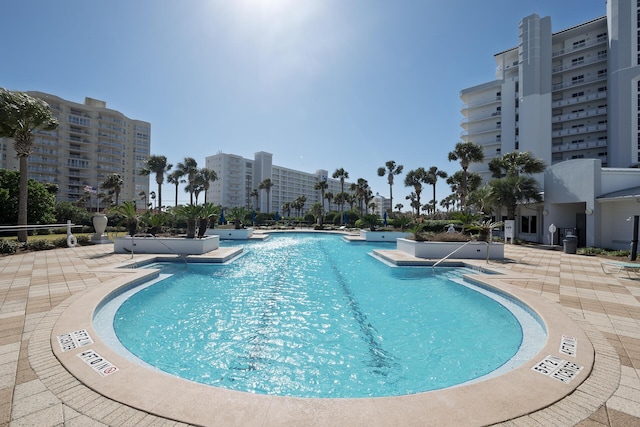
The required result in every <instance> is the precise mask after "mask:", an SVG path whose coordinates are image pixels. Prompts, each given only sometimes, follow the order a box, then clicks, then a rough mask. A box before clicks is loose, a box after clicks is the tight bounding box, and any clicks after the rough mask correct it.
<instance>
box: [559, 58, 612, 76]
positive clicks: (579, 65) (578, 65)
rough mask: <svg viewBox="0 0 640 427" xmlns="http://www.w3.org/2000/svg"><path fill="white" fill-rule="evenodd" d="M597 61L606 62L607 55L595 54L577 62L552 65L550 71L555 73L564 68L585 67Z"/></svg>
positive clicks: (564, 69)
mask: <svg viewBox="0 0 640 427" xmlns="http://www.w3.org/2000/svg"><path fill="white" fill-rule="evenodd" d="M598 62H607V55H597V56H594V57H592V58H588V59H587V60H586V61H581V62H577V63H575V64H574V63H572V64H566V65H561V66H558V67H553V68H552V69H551V72H552V73H553V74H556V73H561V72H563V71H566V70H576V69H578V68H581V67H586V66H588V65H591V64H595V63H598Z"/></svg>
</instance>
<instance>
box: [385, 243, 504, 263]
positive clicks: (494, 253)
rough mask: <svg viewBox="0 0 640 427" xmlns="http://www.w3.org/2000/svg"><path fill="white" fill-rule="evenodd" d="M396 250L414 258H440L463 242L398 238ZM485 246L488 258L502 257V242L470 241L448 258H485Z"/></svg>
mask: <svg viewBox="0 0 640 427" xmlns="http://www.w3.org/2000/svg"><path fill="white" fill-rule="evenodd" d="M397 242H398V247H397V250H398V251H400V252H403V253H406V254H408V255H411V256H414V257H416V258H425V259H442V258H444V257H446V256H447V255H449V254H450V253H451V252H453V251H455V250H456V249H458V248H460V247H461V246H462V245H464V244H465V242H416V241H415V240H409V239H398V240H397ZM487 248H488V249H489V258H490V259H503V258H504V244H503V243H494V242H491V243H489V245H488V246H487V243H485V242H470V243H469V244H467V245H466V246H464V247H463V248H462V249H460V250H458V252H456V253H454V254H453V255H451V256H450V257H449V258H448V259H486V258H487Z"/></svg>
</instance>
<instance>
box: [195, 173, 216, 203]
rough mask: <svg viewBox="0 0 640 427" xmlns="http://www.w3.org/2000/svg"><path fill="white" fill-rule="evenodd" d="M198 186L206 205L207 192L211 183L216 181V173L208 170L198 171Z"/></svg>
mask: <svg viewBox="0 0 640 427" xmlns="http://www.w3.org/2000/svg"><path fill="white" fill-rule="evenodd" d="M196 179H197V180H198V184H200V185H201V186H202V189H203V191H204V203H205V204H206V203H207V191H209V187H211V183H212V182H214V181H217V180H218V174H217V173H216V171H214V170H212V169H209V168H202V169H200V170H199V171H198V177H197V178H196Z"/></svg>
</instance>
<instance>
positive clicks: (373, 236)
mask: <svg viewBox="0 0 640 427" xmlns="http://www.w3.org/2000/svg"><path fill="white" fill-rule="evenodd" d="M409 236H411V233H407V232H404V231H371V230H360V237H362V238H363V239H364V240H366V241H367V242H395V241H396V239H399V238H401V237H405V238H406V237H409Z"/></svg>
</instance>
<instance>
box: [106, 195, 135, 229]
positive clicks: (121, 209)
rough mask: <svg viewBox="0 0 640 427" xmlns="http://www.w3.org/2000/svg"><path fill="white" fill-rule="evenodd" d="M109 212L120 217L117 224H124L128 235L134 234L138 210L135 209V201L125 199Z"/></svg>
mask: <svg viewBox="0 0 640 427" xmlns="http://www.w3.org/2000/svg"><path fill="white" fill-rule="evenodd" d="M111 212H113V213H116V214H118V215H120V216H121V217H122V219H121V220H120V222H119V223H118V226H120V225H123V224H124V225H125V226H126V227H127V229H128V230H129V235H130V236H134V235H135V234H136V232H137V230H138V212H137V211H136V202H132V201H129V200H125V201H124V202H122V205H121V206H120V205H116V206H114V207H113V208H112V209H111Z"/></svg>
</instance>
